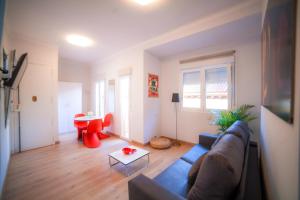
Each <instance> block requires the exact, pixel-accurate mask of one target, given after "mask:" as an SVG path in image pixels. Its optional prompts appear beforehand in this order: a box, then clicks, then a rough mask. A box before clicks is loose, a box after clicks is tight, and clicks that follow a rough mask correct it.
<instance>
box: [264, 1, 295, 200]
mask: <svg viewBox="0 0 300 200" xmlns="http://www.w3.org/2000/svg"><path fill="white" fill-rule="evenodd" d="M266 3H267V0H264V5H265V7H264V9H265V8H266ZM264 12H265V11H264ZM297 12H298V14H297V22H298V24H297V34H296V37H297V39H296V72H295V77H296V78H295V80H296V82H295V105H294V111H295V114H294V124H288V123H286V122H285V121H283V120H281V119H280V118H278V117H277V116H276V115H274V114H273V113H271V112H270V111H269V110H267V109H265V108H264V107H261V137H260V143H261V156H262V168H263V176H264V180H265V186H266V191H267V196H268V199H270V200H282V199H286V200H294V199H299V134H300V128H299V123H300V119H299V115H300V105H299V102H300V25H299V21H300V4H298V6H297Z"/></svg>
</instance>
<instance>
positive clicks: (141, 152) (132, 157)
mask: <svg viewBox="0 0 300 200" xmlns="http://www.w3.org/2000/svg"><path fill="white" fill-rule="evenodd" d="M129 148H132V149H136V152H134V153H133V154H129V155H126V154H124V153H123V151H122V149H120V150H118V151H115V152H113V153H110V154H108V160H109V166H110V167H112V166H114V165H116V164H118V163H122V164H123V165H124V166H125V168H126V172H127V165H129V164H130V163H133V162H135V161H137V160H139V159H141V158H143V157H145V156H148V160H147V161H148V164H149V161H150V158H149V155H150V152H149V151H147V150H145V149H141V148H138V147H136V146H129ZM111 158H113V159H114V160H116V161H117V162H115V163H112V162H111ZM127 176H129V173H128V172H127Z"/></svg>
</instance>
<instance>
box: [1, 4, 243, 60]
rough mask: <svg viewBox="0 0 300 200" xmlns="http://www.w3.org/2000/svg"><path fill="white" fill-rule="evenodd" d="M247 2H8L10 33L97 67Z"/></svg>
mask: <svg viewBox="0 0 300 200" xmlns="http://www.w3.org/2000/svg"><path fill="white" fill-rule="evenodd" d="M242 1H246V0H222V1H220V0H210V1H207V0H156V2H155V3H153V4H152V5H150V6H146V7H142V6H139V5H138V4H136V3H134V2H133V0H88V1H87V0H21V1H20V0H8V1H7V4H8V5H7V8H8V13H7V14H8V23H9V31H10V32H11V33H14V34H21V35H22V36H24V37H28V38H31V39H35V40H37V41H40V42H47V43H52V44H55V45H57V46H58V47H59V52H60V56H62V57H67V58H70V59H74V60H78V61H81V62H87V63H92V62H94V61H96V60H98V59H102V58H104V57H107V56H110V55H112V54H114V53H116V52H119V51H121V50H123V49H125V48H128V47H130V46H133V45H136V44H138V43H140V42H143V41H145V40H147V39H150V38H152V37H155V36H158V35H160V34H163V33H165V32H167V31H170V30H172V29H175V28H177V27H179V26H181V25H184V24H186V23H188V22H191V21H194V20H196V19H199V18H202V17H206V16H208V15H212V14H214V13H215V12H218V11H220V10H223V9H226V8H229V7H231V6H233V5H235V4H237V3H241V2H242ZM72 33H75V34H82V35H84V36H87V37H90V38H91V39H92V40H94V42H95V44H94V45H93V46H92V47H89V48H81V47H76V46H72V45H70V44H68V43H67V42H66V41H65V37H66V35H67V34H72Z"/></svg>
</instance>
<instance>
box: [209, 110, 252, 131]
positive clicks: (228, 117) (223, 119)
mask: <svg viewBox="0 0 300 200" xmlns="http://www.w3.org/2000/svg"><path fill="white" fill-rule="evenodd" d="M254 107H255V106H254V105H248V104H244V105H241V106H240V107H238V108H236V109H233V110H222V111H218V112H213V114H214V115H215V119H214V121H213V124H215V125H217V126H218V127H219V130H220V131H221V132H225V131H226V129H228V128H229V127H230V126H231V125H232V124H233V123H234V122H235V121H237V120H241V121H244V122H250V121H252V120H255V119H256V116H254V115H252V114H251V113H250V112H249V110H250V109H251V108H254Z"/></svg>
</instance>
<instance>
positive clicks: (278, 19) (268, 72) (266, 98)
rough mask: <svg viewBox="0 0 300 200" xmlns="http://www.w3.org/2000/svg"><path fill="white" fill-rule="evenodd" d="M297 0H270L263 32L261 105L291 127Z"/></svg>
mask: <svg viewBox="0 0 300 200" xmlns="http://www.w3.org/2000/svg"><path fill="white" fill-rule="evenodd" d="M295 35H296V0H269V1H268V5H267V10H266V14H265V18H264V24H263V30H262V105H263V106H264V107H265V108H267V109H268V110H270V111H271V112H273V113H274V114H276V115H277V116H278V117H280V118H281V119H283V120H285V121H287V122H288V123H293V114H294V112H293V110H294V84H295V81H294V80H295V77H294V74H295V73H294V71H295V41H296V36H295Z"/></svg>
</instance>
